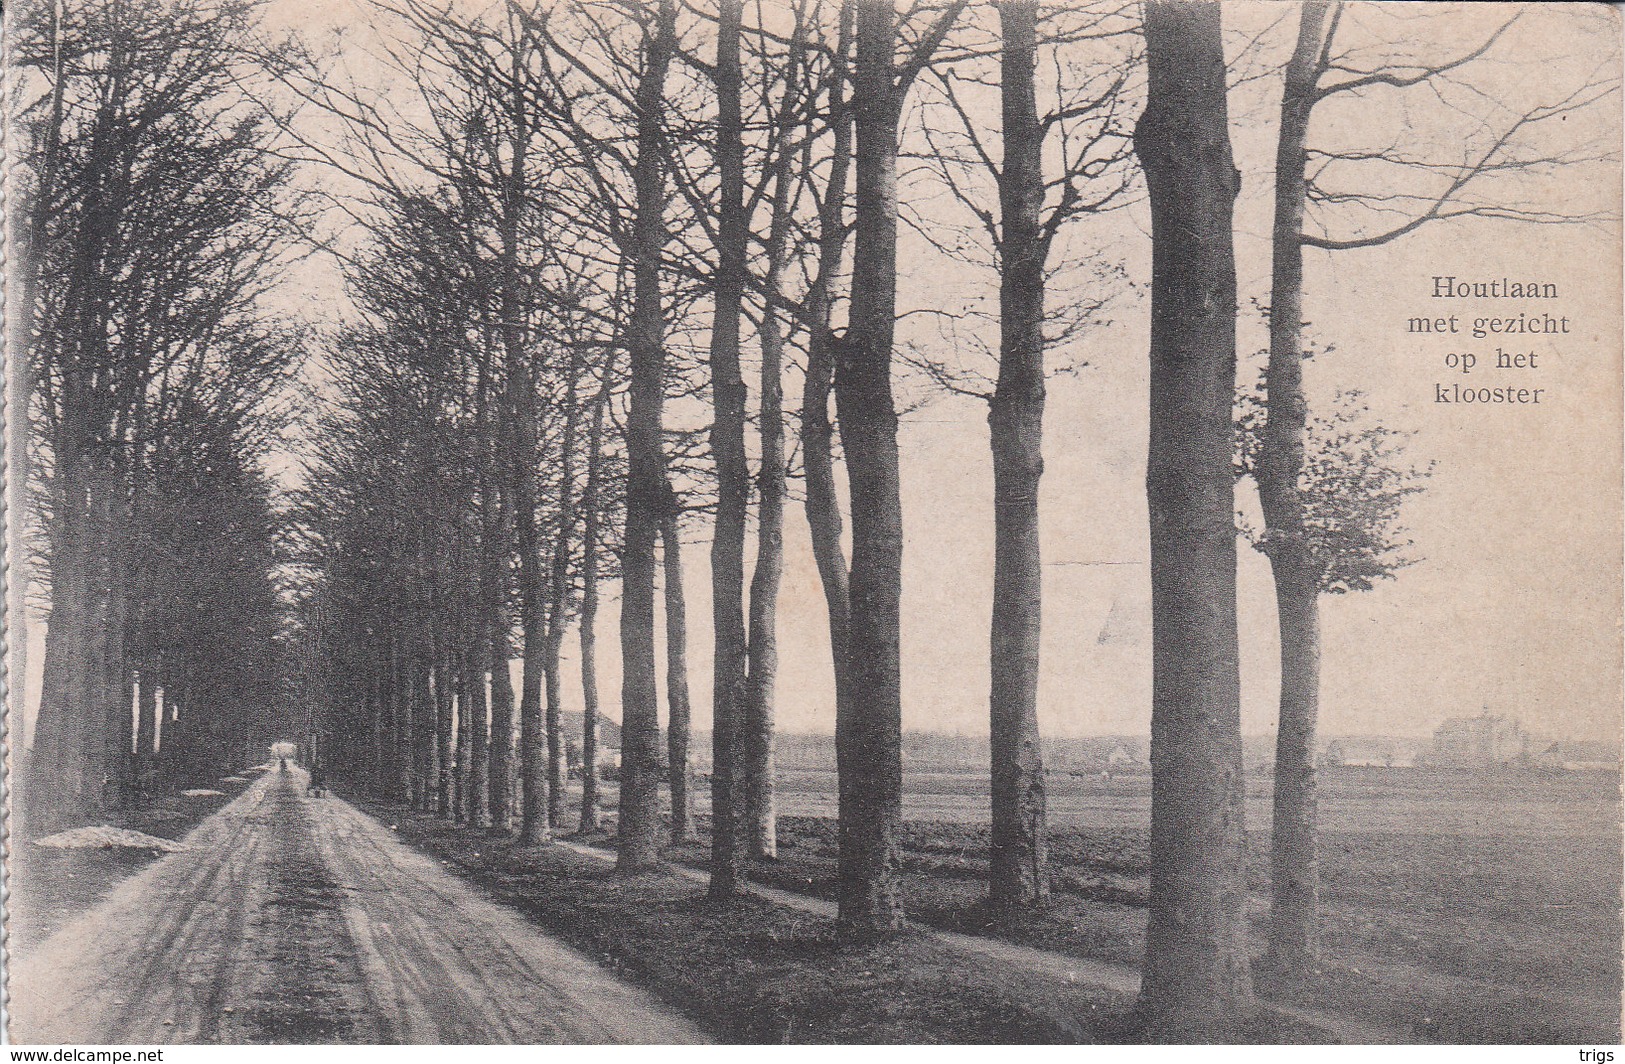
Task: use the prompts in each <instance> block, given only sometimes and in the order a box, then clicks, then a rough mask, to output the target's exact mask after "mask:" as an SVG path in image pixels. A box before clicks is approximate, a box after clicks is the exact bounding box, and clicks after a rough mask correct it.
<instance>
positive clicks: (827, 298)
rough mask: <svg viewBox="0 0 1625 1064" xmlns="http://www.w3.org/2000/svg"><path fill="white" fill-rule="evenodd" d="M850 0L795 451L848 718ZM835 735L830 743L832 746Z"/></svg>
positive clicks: (835, 80)
mask: <svg viewBox="0 0 1625 1064" xmlns="http://www.w3.org/2000/svg"><path fill="white" fill-rule="evenodd" d="M852 13H853V5H852V4H851V3H850V2H849V3H843V4H842V5H841V16H840V31H839V36H838V40H837V44H836V48H835V55H834V60H833V64H832V66H833V69H832V70H831V72H830V76H829V97H830V102H829V109H828V110H829V124H830V129H831V132H832V140H833V143H832V145H831V149H830V168H829V184H828V185H827V186H826V187H825V190H824V195H823V197H822V198H821V199H820V201H819V204H818V272H817V274H816V275H814V277H813V283H812V285H811V287H810V289H809V291H808V293H807V311H808V319H809V323H808V324H809V336H808V339H807V372H806V374H805V376H804V377H803V380H802V395H801V451H802V465H803V466H804V467H805V471H806V478H807V503H806V507H805V509H806V514H807V528H808V531H809V533H810V534H811V537H812V551H813V560H814V562H815V563H816V564H817V566H818V580H819V584H820V585H821V586H822V588H823V592H824V607H825V612H826V613H827V614H828V615H829V645H830V658H831V663H832V665H833V667H834V677H835V720H836V729H837V731H839V729H840V722H841V721H845V720H850V719H851V710H850V704H851V694H850V682H849V680H848V676H847V666H846V657H847V629H848V627H849V623H850V613H851V606H850V597H849V587H848V579H847V578H848V572H847V562H846V554H845V552H844V550H843V549H842V547H841V507H840V502H839V491H838V489H837V487H836V483H835V463H834V458H833V452H834V437H835V431H834V425H833V423H832V422H831V420H830V416H829V400H830V389H831V387H832V385H833V384H834V379H835V361H836V354H837V351H838V348H839V346H840V341H839V340H838V338H837V337H836V335H835V332H834V330H833V328H832V327H831V322H832V320H833V316H834V300H833V299H832V298H831V295H830V289H831V286H832V284H833V281H834V279H835V278H836V277H838V276H839V275H840V273H841V264H842V259H843V258H844V250H845V247H846V221H845V203H846V187H847V181H848V178H849V175H850V174H851V170H852V119H851V111H850V109H849V108H848V106H847V101H846V98H845V95H844V93H845V86H846V81H847V69H848V65H849V64H848V62H847V56H848V54H849V53H850V52H851V49H852V22H853V17H852ZM838 745H839V743H837V746H838Z"/></svg>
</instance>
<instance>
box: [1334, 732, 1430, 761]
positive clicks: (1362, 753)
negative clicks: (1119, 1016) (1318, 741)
mask: <svg viewBox="0 0 1625 1064" xmlns="http://www.w3.org/2000/svg"><path fill="white" fill-rule="evenodd" d="M1320 761H1321V764H1323V765H1333V766H1336V765H1349V766H1355V765H1363V766H1370V767H1376V768H1414V767H1415V766H1416V748H1415V746H1414V745H1412V744H1408V743H1403V742H1400V741H1399V740H1397V739H1382V738H1374V737H1370V736H1349V737H1345V738H1341V739H1333V740H1332V741H1331V742H1330V743H1328V744H1327V745H1326V752H1325V753H1323V754H1322V755H1321V757H1320Z"/></svg>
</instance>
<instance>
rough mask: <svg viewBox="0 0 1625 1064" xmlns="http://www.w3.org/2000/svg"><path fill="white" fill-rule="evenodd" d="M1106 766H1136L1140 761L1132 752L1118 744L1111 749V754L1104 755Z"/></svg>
mask: <svg viewBox="0 0 1625 1064" xmlns="http://www.w3.org/2000/svg"><path fill="white" fill-rule="evenodd" d="M1106 764H1108V765H1111V766H1112V767H1113V768H1115V767H1117V766H1119V765H1138V764H1141V761H1140V759H1139V758H1138V757H1136V756H1135V755H1134V752H1133V751H1132V750H1130V749H1129V748H1128V747H1126V746H1124V745H1122V744H1121V743H1120V744H1118V745H1117V746H1114V747H1112V750H1111V753H1109V754H1107V755H1106Z"/></svg>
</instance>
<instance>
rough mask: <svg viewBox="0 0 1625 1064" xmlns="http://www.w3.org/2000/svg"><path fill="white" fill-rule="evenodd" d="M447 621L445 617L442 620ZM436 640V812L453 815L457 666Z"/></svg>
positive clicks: (446, 815)
mask: <svg viewBox="0 0 1625 1064" xmlns="http://www.w3.org/2000/svg"><path fill="white" fill-rule="evenodd" d="M436 623H437V624H438V623H443V621H438V620H437V622H436ZM440 642H441V641H440V640H439V639H438V638H437V639H436V640H435V661H434V720H435V727H434V734H435V746H434V766H435V769H434V771H435V781H436V784H435V803H434V805H435V812H437V813H439V814H440V815H441V816H442V817H445V818H446V819H448V820H449V819H451V818H452V815H453V811H452V799H453V797H455V796H454V794H453V793H452V791H453V786H452V784H453V780H452V774H453V773H454V772H455V771H456V767H457V761H456V757H455V755H454V752H453V751H454V749H455V747H454V733H453V730H452V726H453V724H454V723H455V721H454V720H453V718H452V706H453V689H454V688H455V686H456V681H455V679H454V677H455V675H456V670H455V668H454V667H453V664H452V661H451V659H450V658H449V657H448V656H447V654H446V651H445V650H444V648H442V647H441V645H440Z"/></svg>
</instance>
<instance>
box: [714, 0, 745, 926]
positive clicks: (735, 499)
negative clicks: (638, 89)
mask: <svg viewBox="0 0 1625 1064" xmlns="http://www.w3.org/2000/svg"><path fill="white" fill-rule="evenodd" d="M743 10H744V3H743V0H722V2H721V3H720V4H719V5H718V16H717V63H716V84H717V144H716V153H717V170H718V175H719V183H720V185H719V189H718V203H717V229H718V237H717V272H716V282H715V286H714V287H715V300H716V302H715V316H714V317H713V319H712V323H711V352H710V354H711V397H712V402H713V404H714V405H715V408H716V416H715V417H714V418H713V419H712V422H711V453H712V454H713V455H714V456H715V459H716V466H717V520H716V528H715V531H714V534H713V535H712V539H711V620H712V626H713V628H714V630H715V639H714V651H713V657H712V681H711V683H712V696H711V698H712V703H711V704H712V711H711V888H710V892H711V896H712V897H713V898H727V897H731V896H732V895H734V894H737V893H739V891H740V890H741V889H742V885H743V881H744V873H743V864H742V858H743V856H744V851H743V848H742V846H741V845H740V844H741V842H742V839H741V837H740V836H741V829H742V828H743V827H744V818H743V815H742V814H743V813H744V809H743V808H742V802H741V799H742V798H743V797H744V795H743V792H742V788H741V787H740V782H741V781H740V779H739V775H740V768H741V766H740V765H739V755H740V743H739V731H740V724H741V722H742V720H743V718H744V714H745V696H746V691H745V683H746V676H747V669H748V658H747V654H748V648H747V645H746V641H745V640H746V637H745V516H746V511H747V509H748V507H749V505H750V469H749V467H748V465H747V464H746V459H745V379H744V377H743V376H742V375H741V373H740V369H739V332H740V324H739V323H740V318H741V315H742V312H743V307H744V297H745V281H746V275H745V271H746V268H747V265H746V255H747V252H748V249H749V238H750V231H749V219H748V218H746V216H745V206H744V201H745V169H744V167H745V162H744V143H743V140H742V136H743V128H744V119H743V117H742V114H741V102H740V91H741V80H742V79H741V73H740V61H739V51H740V46H739V38H740V18H741V14H742V12H743Z"/></svg>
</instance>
